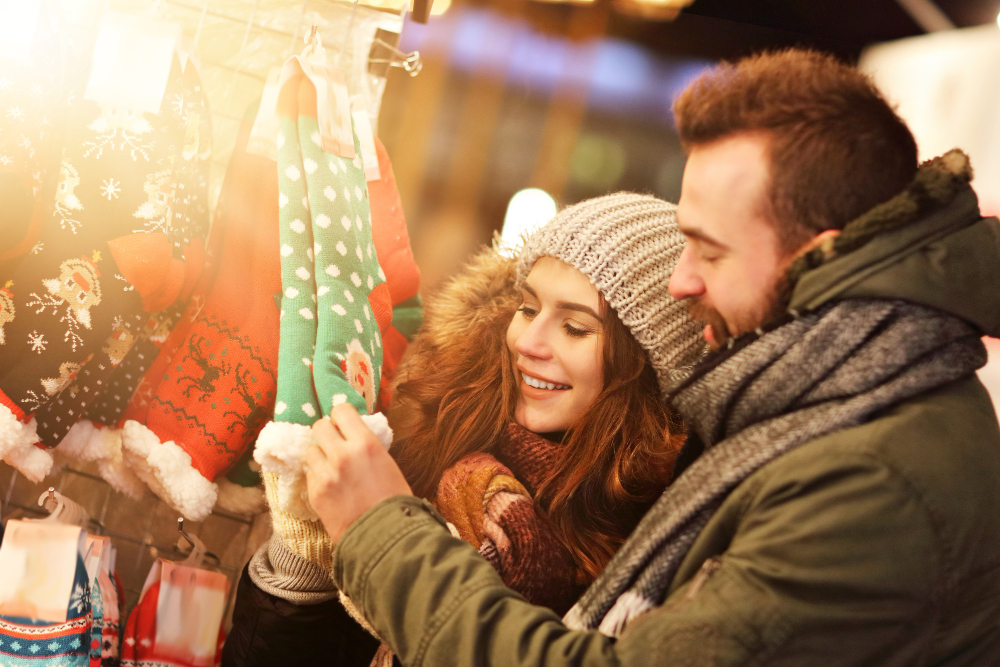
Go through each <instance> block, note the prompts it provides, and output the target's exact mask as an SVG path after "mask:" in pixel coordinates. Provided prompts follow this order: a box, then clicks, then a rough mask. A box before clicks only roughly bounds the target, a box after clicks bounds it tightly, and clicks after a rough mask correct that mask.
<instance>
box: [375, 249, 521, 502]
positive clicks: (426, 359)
mask: <svg viewBox="0 0 1000 667" xmlns="http://www.w3.org/2000/svg"><path fill="white" fill-rule="evenodd" d="M519 304H520V293H519V292H518V290H517V261H516V259H515V258H512V257H505V256H503V255H502V254H501V253H500V252H499V251H498V250H497V249H496V248H495V247H487V248H484V249H483V250H482V251H480V252H479V253H478V254H477V255H475V256H474V257H473V258H472V259H471V260H470V261H469V262H468V263H467V264H466V265H465V267H463V269H462V270H461V271H459V273H458V274H457V275H455V276H454V277H452V278H451V279H449V281H448V282H447V283H446V284H445V285H444V286H443V287H442V288H440V289H439V290H438V291H437V292H436V293H435V294H434V295H433V296H431V297H429V298H428V299H427V300H426V301H425V303H424V322H423V325H422V326H421V328H420V330H419V331H418V333H417V334H416V336H415V337H414V338H413V340H412V341H411V343H410V346H409V348H408V349H407V351H406V355H405V356H404V357H403V361H402V362H401V363H400V366H399V371H398V374H397V376H396V382H395V388H394V390H393V395H394V405H393V409H392V411H391V412H390V416H389V417H390V422H391V424H392V427H393V430H394V431H395V432H396V434H397V438H403V439H405V438H407V437H410V436H413V435H414V434H416V433H418V432H422V433H425V434H426V433H427V432H428V431H430V432H433V431H434V430H435V429H436V428H437V424H436V421H437V408H438V407H439V406H440V403H441V400H442V399H443V398H444V397H445V396H446V395H448V394H449V393H450V392H455V391H473V390H476V387H480V386H481V385H482V383H483V382H484V373H487V372H491V373H492V374H493V375H496V373H495V367H494V368H491V365H493V366H495V360H496V359H498V358H506V354H507V350H506V329H507V326H508V324H509V323H510V320H511V318H512V317H513V315H514V312H515V311H516V309H517V307H518V305H519ZM485 379H488V378H485ZM492 381H495V382H500V378H499V377H495V378H494V379H493V380H492ZM497 416H498V417H499V419H498V423H497V429H500V428H501V427H502V425H503V423H504V421H505V420H504V419H503V418H502V417H503V416H501V415H497ZM508 417H509V416H508ZM498 433H499V431H498ZM401 465H403V467H404V471H405V461H404V462H401ZM418 492H419V491H418Z"/></svg>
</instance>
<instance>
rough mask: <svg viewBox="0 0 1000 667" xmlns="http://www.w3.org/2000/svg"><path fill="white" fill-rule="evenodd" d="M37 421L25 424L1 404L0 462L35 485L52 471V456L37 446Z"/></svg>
mask: <svg viewBox="0 0 1000 667" xmlns="http://www.w3.org/2000/svg"><path fill="white" fill-rule="evenodd" d="M37 442H38V431H37V430H36V427H35V420H34V418H32V420H31V421H30V422H28V423H27V424H25V423H24V422H22V421H20V420H18V418H17V417H15V416H14V413H13V412H11V410H10V408H8V407H7V406H6V405H3V404H0V461H4V462H5V463H9V464H10V465H12V466H13V467H14V468H16V469H17V470H18V472H20V473H21V474H22V475H24V476H25V477H27V478H28V479H29V480H31V481H32V482H34V483H36V484H37V483H38V482H41V481H42V480H43V479H45V476H46V475H48V474H49V472H51V471H52V454H50V453H49V451H48V450H45V449H39V448H38V447H36V446H35V444H36V443H37Z"/></svg>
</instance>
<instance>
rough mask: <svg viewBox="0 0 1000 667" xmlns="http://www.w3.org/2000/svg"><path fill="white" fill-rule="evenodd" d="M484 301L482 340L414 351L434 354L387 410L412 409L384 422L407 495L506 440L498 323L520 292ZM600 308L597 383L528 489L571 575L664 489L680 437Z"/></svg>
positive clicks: (642, 364) (586, 568) (511, 402)
mask: <svg viewBox="0 0 1000 667" xmlns="http://www.w3.org/2000/svg"><path fill="white" fill-rule="evenodd" d="M490 305H491V306H492V307H491V309H490V312H489V313H485V314H484V317H488V318H490V319H489V321H488V322H487V323H485V326H480V327H478V328H477V329H476V332H477V333H479V334H480V335H481V338H479V339H478V340H475V341H466V340H457V341H451V343H452V345H449V348H450V349H447V350H445V349H435V350H428V349H424V350H420V351H419V352H417V355H416V358H415V359H413V360H411V366H412V365H415V364H419V363H422V361H424V360H427V361H430V360H431V359H433V363H434V365H435V367H434V368H433V372H420V373H419V377H412V378H409V379H406V378H404V379H403V380H402V381H401V382H400V384H399V385H398V386H397V388H396V392H395V396H394V399H395V401H396V405H397V406H398V409H397V413H398V412H399V411H400V410H401V411H403V412H408V413H409V414H410V417H409V422H408V423H406V422H404V423H402V424H399V423H394V428H395V430H396V439H395V442H394V443H393V448H392V453H393V455H394V456H395V457H396V460H397V461H398V462H399V465H400V467H401V468H402V470H403V472H404V474H405V475H406V477H407V480H408V481H409V483H410V486H411V488H412V489H413V491H414V493H416V494H417V495H420V496H423V497H426V498H431V499H432V498H434V496H435V494H436V491H437V484H438V481H439V480H440V479H441V476H442V475H443V474H444V471H445V470H446V469H448V468H449V467H451V466H452V465H454V464H455V463H457V462H458V461H459V460H460V459H461V458H462V457H464V456H465V455H467V454H470V453H473V452H481V451H486V452H489V451H496V449H497V448H499V447H502V446H503V444H504V435H505V433H506V429H507V424H508V423H509V422H511V421H512V420H513V417H514V406H515V405H516V400H517V393H516V392H517V384H516V378H515V374H514V367H513V364H512V362H511V357H510V353H509V351H508V350H507V344H506V330H507V325H508V324H509V323H510V321H511V318H512V317H513V316H514V313H515V311H516V309H517V307H518V306H519V305H520V297H519V296H518V295H514V294H513V293H512V292H511V293H510V294H507V295H504V296H503V297H500V298H498V299H496V300H495V301H494V302H493V303H491V304H490ZM601 306H602V313H603V320H604V322H603V324H604V333H605V335H604V343H603V351H602V353H603V359H604V378H605V380H604V388H603V390H602V391H601V393H600V394H599V396H598V398H597V399H596V401H595V402H594V406H593V407H592V408H591V409H590V410H588V411H587V413H586V415H585V416H584V417H583V418H582V420H581V421H580V422H579V423H577V424H575V425H574V426H573V427H572V428H571V429H569V430H568V431H567V432H566V433H565V434H564V436H563V438H562V443H563V444H564V446H565V450H564V451H565V455H564V456H563V457H562V459H561V461H560V462H559V464H558V465H557V466H555V467H554V469H553V470H552V471H551V472H550V474H549V475H548V478H547V479H546V480H545V481H544V482H543V483H542V485H541V486H540V487H539V489H538V492H537V494H536V498H535V500H536V502H537V503H538V505H539V507H541V509H542V510H543V511H545V512H546V514H547V515H548V518H549V519H550V521H551V522H552V524H553V525H554V527H555V530H556V533H557V535H558V536H559V538H560V540H561V541H562V542H563V544H564V545H565V546H566V547H567V548H568V549H569V551H570V553H571V554H572V555H573V557H574V559H575V561H576V563H577V565H578V566H579V571H580V573H581V575H582V576H581V579H582V581H581V582H580V583H588V582H589V581H590V580H592V579H593V578H594V577H596V576H597V575H598V574H599V573H600V571H601V570H602V569H603V568H604V566H605V565H607V562H608V560H609V559H610V558H611V556H612V555H613V554H614V552H615V551H616V550H617V549H618V547H619V546H621V544H622V543H623V542H624V541H625V538H626V537H627V536H628V534H629V533H630V532H631V531H632V529H633V528H635V525H636V524H637V523H638V521H639V519H640V518H641V517H642V515H643V514H644V513H645V512H646V510H647V509H648V508H649V506H650V505H651V504H652V502H653V501H655V500H656V498H657V497H658V496H659V495H660V493H662V491H663V489H664V488H665V486H666V483H667V480H668V478H669V475H670V470H671V468H672V465H673V462H674V459H675V458H676V455H677V452H678V451H679V449H680V445H681V443H682V441H683V429H682V427H681V426H680V424H679V422H678V421H677V420H676V418H674V417H672V414H671V412H670V410H669V408H667V407H666V406H665V405H664V404H663V403H662V401H661V399H660V390H659V386H658V384H657V381H656V374H655V372H654V371H653V368H652V367H651V366H650V365H649V363H648V360H647V358H646V355H645V352H644V351H643V349H642V348H641V347H640V346H639V344H638V343H637V342H636V341H635V339H634V338H633V337H632V335H631V333H630V332H629V331H628V329H627V328H626V327H625V326H624V325H623V324H622V323H621V321H620V320H619V319H618V317H617V315H616V314H615V312H614V310H613V309H612V308H609V307H607V305H606V303H605V302H604V299H603V297H602V298H601ZM484 329H485V332H484ZM431 347H433V346H431ZM421 357H424V359H421Z"/></svg>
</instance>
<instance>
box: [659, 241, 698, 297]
mask: <svg viewBox="0 0 1000 667" xmlns="http://www.w3.org/2000/svg"><path fill="white" fill-rule="evenodd" d="M667 290H668V291H669V292H670V296H672V297H674V298H675V299H677V300H678V301H681V300H683V299H690V298H692V297H698V296H701V295H703V294H704V293H705V283H704V282H703V281H702V279H701V276H699V275H698V272H697V270H696V267H695V262H694V256H693V254H692V251H691V246H686V247H685V248H684V250H683V251H681V256H680V258H678V260H677V266H676V267H674V273H673V275H671V276H670V282H669V283H668V285H667Z"/></svg>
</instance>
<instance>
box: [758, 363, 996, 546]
mask: <svg viewBox="0 0 1000 667" xmlns="http://www.w3.org/2000/svg"><path fill="white" fill-rule="evenodd" d="M998 479H1000V428H998V425H997V418H996V414H995V412H994V410H993V406H992V403H991V401H990V398H989V395H988V394H987V392H986V390H985V388H984V387H983V386H982V384H981V383H980V382H979V380H978V379H977V378H976V377H975V376H971V377H969V378H965V379H962V380H959V381H956V382H953V383H950V384H948V385H946V386H944V387H941V388H939V389H936V390H934V391H931V392H927V393H925V394H921V395H919V396H916V397H914V398H912V399H910V400H908V401H905V402H904V403H901V404H899V405H897V406H895V407H893V408H892V409H890V410H886V411H884V412H883V413H881V414H879V415H877V416H876V417H875V418H873V419H871V420H869V421H868V422H866V423H864V424H861V425H859V426H855V427H851V428H848V429H844V430H841V431H837V432H835V433H831V434H828V435H825V436H823V437H820V438H817V439H816V440H814V441H812V442H809V443H806V444H804V445H802V446H801V447H799V448H797V449H796V450H794V451H793V452H790V453H789V454H786V455H785V456H783V457H781V458H780V459H778V460H776V461H774V462H773V463H771V464H770V465H768V466H765V467H764V468H762V469H761V470H759V471H758V472H757V474H755V475H754V476H753V477H751V478H750V479H749V480H747V482H749V484H747V485H746V486H745V488H743V489H742V492H743V494H745V497H744V498H743V507H744V508H746V509H750V508H752V507H754V506H757V507H761V506H764V505H770V504H773V503H775V502H777V503H780V502H781V498H782V497H793V496H794V497H797V498H798V500H799V501H801V502H806V503H808V502H809V497H810V496H813V495H815V496H816V497H817V499H820V498H823V497H826V493H824V492H814V491H815V490H817V489H827V490H828V489H829V488H830V487H837V486H842V487H844V488H849V489H851V494H849V495H850V496H851V498H852V499H854V500H856V501H857V503H858V505H857V506H856V507H855V508H854V509H853V510H852V513H854V512H857V514H855V515H854V520H858V521H863V520H864V519H863V516H864V508H865V507H871V508H881V509H879V512H880V513H882V512H884V511H887V510H888V508H895V509H892V510H891V511H892V513H893V516H892V517H891V519H892V520H893V521H896V522H901V523H906V522H915V523H914V525H916V524H917V523H919V524H921V525H929V527H930V529H931V530H932V532H934V533H936V534H937V535H938V536H939V537H941V538H942V539H943V540H944V543H946V544H948V545H949V546H948V550H949V551H952V550H955V549H958V550H961V549H962V548H963V545H965V546H968V547H969V548H971V549H977V548H978V547H975V546H974V545H976V544H980V543H981V542H982V540H983V539H984V537H985V538H987V539H994V538H995V539H996V540H997V541H1000V521H998V520H997V519H996V517H997V516H1000V484H997V480H998ZM790 490H793V491H790ZM892 498H895V499H896V500H895V501H893V500H892ZM873 511H874V510H873ZM872 518H873V520H875V519H877V520H883V519H887V518H888V517H872ZM986 533H991V535H986ZM950 555H951V556H953V557H956V558H957V557H958V554H957V553H952V554H950Z"/></svg>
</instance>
